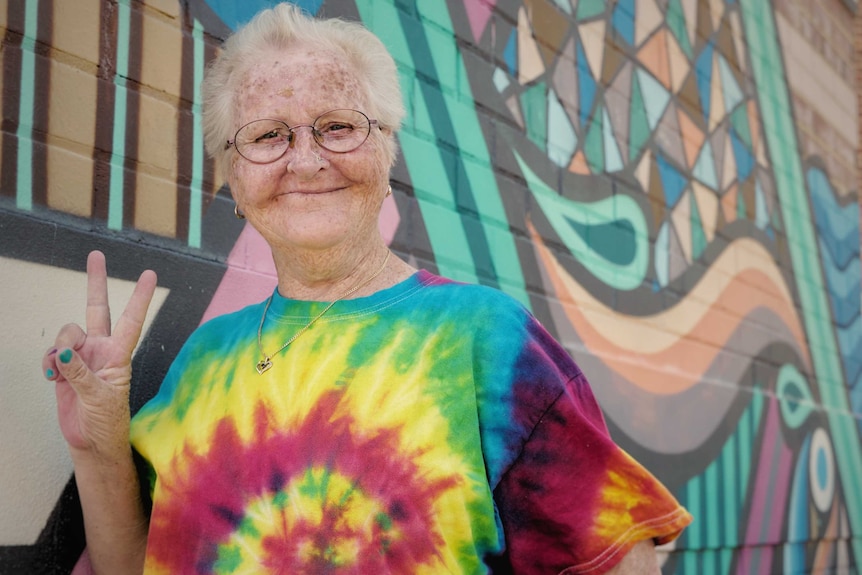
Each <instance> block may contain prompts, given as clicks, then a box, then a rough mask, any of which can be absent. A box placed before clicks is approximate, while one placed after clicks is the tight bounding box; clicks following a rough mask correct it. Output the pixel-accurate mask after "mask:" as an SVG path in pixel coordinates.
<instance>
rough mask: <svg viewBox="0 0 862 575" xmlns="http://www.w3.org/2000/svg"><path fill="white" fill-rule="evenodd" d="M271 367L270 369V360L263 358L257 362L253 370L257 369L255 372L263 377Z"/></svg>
mask: <svg viewBox="0 0 862 575" xmlns="http://www.w3.org/2000/svg"><path fill="white" fill-rule="evenodd" d="M271 367H272V360H271V359H269V358H268V357H265V358H263V359H262V360H260V361H259V362H257V365H256V366H255V369H257V372H258V373H259V374H260V375H263V374H264V373H265V372H266V371H268V370H269V368H271Z"/></svg>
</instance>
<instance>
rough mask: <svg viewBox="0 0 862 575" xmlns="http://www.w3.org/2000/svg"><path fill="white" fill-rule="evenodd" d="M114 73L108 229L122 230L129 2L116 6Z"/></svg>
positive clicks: (129, 20)
mask: <svg viewBox="0 0 862 575" xmlns="http://www.w3.org/2000/svg"><path fill="white" fill-rule="evenodd" d="M117 8H118V10H117V72H116V74H115V76H114V130H113V139H112V142H111V185H110V192H109V195H108V228H109V229H112V230H121V229H123V185H124V182H125V170H124V166H123V163H124V162H125V158H126V106H127V88H126V80H127V78H128V76H129V42H130V36H131V34H130V28H131V19H132V14H131V9H130V7H129V0H120V1H119V2H118V3H117Z"/></svg>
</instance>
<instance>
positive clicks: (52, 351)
mask: <svg viewBox="0 0 862 575" xmlns="http://www.w3.org/2000/svg"><path fill="white" fill-rule="evenodd" d="M55 353H57V348H56V347H55V348H54V349H52V350H51V351H49V352H48V355H54V354H55Z"/></svg>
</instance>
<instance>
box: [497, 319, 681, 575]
mask: <svg viewBox="0 0 862 575" xmlns="http://www.w3.org/2000/svg"><path fill="white" fill-rule="evenodd" d="M548 337H549V336H548ZM545 345H547V343H546V344H545ZM551 346H552V347H554V346H556V347H557V348H558V349H561V348H559V346H558V344H556V342H553V343H552V344H551ZM545 356H546V357H551V356H556V357H559V353H557V352H556V351H555V352H554V353H551V354H547V353H546V354H545ZM564 361H565V360H564ZM567 361H571V360H570V359H569V360H567ZM571 363H572V365H574V362H571ZM533 372H534V373H536V370H533ZM546 372H549V370H546ZM556 372H557V373H558V372H559V370H556ZM533 385H539V386H541V387H544V388H545V389H547V388H548V387H549V385H548V382H542V383H538V382H535V383H534V384H533ZM557 389H558V390H559V391H558V393H557V394H556V397H555V398H553V399H552V401H550V403H549V404H548V406H547V408H546V409H545V410H544V411H543V412H542V413H541V415H539V416H538V417H537V418H536V419H535V420H534V421H535V424H534V426H533V427H532V431H531V433H530V434H529V436H528V437H527V438H526V440H525V442H524V444H523V448H522V451H521V453H520V454H519V456H518V458H517V459H516V460H515V461H514V462H513V463H512V465H511V466H510V467H509V468H508V469H507V470H506V472H505V474H504V475H503V477H502V478H501V481H500V482H499V484H498V485H497V486H496V488H495V489H494V498H495V502H496V504H497V507H498V511H499V514H500V519H501V522H502V526H503V531H504V534H505V545H506V550H505V555H504V556H503V557H501V558H500V559H501V564H504V565H505V566H506V567H505V568H504V569H495V571H494V572H495V573H497V572H498V571H500V572H508V571H510V570H511V571H510V572H512V573H517V574H518V575H522V574H532V573H537V574H538V573H560V574H567V575H570V574H575V573H589V574H599V573H604V572H606V571H607V570H609V569H611V568H612V567H613V566H614V565H616V564H617V563H618V562H619V561H620V560H622V558H623V557H624V556H625V554H626V553H627V552H628V551H629V550H630V549H631V548H632V547H633V546H634V545H635V544H636V543H637V542H639V541H642V540H645V539H653V540H654V541H655V542H656V543H657V544H662V543H666V542H669V541H672V540H673V539H675V538H676V537H677V536H678V535H679V534H680V533H681V532H682V530H683V528H684V527H685V526H686V525H688V524H689V523H690V522H691V515H689V513H688V512H687V511H686V510H685V509H684V508H683V507H681V506H680V505H679V503H677V501H676V499H675V498H674V497H673V496H672V495H671V493H670V492H669V491H668V490H667V488H665V487H664V485H662V483H661V482H660V481H658V479H656V478H655V477H654V476H653V475H652V474H651V473H649V471H647V470H646V469H645V468H644V467H643V466H641V465H640V464H639V463H637V462H636V461H635V460H634V459H633V458H632V457H630V456H629V455H628V454H627V453H626V452H625V451H623V450H622V449H621V448H620V447H619V446H617V445H616V444H615V443H614V442H613V440H612V439H611V438H610V435H609V433H608V430H607V426H606V425H605V421H604V417H603V415H602V412H601V410H600V409H599V406H598V404H597V402H596V400H595V398H594V396H593V393H592V391H591V389H590V386H589V383H588V382H587V379H586V377H585V376H584V375H583V374H582V373H581V372H580V370H577V373H576V374H575V375H573V376H571V377H570V378H569V379H568V380H567V381H565V382H564V383H563V384H562V389H560V386H559V385H558V386H557Z"/></svg>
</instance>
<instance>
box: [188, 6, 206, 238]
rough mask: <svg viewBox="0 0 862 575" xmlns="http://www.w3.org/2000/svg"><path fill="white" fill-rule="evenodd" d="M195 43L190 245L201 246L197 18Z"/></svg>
mask: <svg viewBox="0 0 862 575" xmlns="http://www.w3.org/2000/svg"><path fill="white" fill-rule="evenodd" d="M192 41H193V44H194V48H193V52H194V53H193V56H192V60H193V61H194V91H195V92H194V98H193V100H192V133H193V137H192V181H191V184H190V185H189V239H188V243H189V246H191V247H193V248H199V247H201V225H202V219H203V168H204V154H203V127H202V126H201V92H200V83H201V80H202V79H203V77H204V58H205V57H206V46H205V45H204V29H203V26H201V23H200V22H199V21H198V20H197V19H195V21H194V26H193V28H192Z"/></svg>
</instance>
